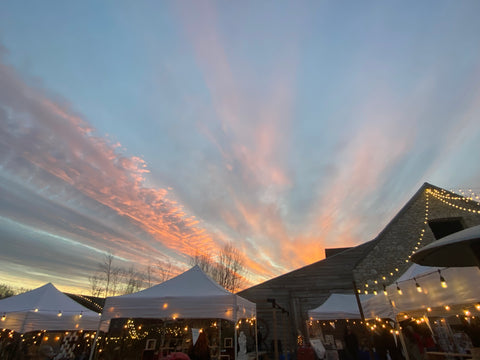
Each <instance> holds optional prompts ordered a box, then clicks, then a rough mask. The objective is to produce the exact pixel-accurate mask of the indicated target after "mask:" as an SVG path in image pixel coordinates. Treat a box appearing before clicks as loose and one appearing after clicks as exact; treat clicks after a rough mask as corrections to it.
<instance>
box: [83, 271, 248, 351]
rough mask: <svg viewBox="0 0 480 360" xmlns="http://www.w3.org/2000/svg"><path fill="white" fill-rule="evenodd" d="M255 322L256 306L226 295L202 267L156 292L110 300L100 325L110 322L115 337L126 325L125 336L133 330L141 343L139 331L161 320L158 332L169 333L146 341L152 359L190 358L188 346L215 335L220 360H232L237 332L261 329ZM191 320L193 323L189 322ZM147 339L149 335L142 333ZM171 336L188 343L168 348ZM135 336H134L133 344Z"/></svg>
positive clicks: (158, 286) (173, 279)
mask: <svg viewBox="0 0 480 360" xmlns="http://www.w3.org/2000/svg"><path fill="white" fill-rule="evenodd" d="M255 317H256V305H255V304H254V303H252V302H250V301H248V300H246V299H244V298H242V297H240V296H238V295H235V294H233V293H231V292H229V291H227V290H226V289H224V288H223V287H221V286H220V285H219V284H217V283H216V282H215V281H213V280H212V279H211V278H210V277H209V276H207V275H206V274H205V273H204V272H203V271H202V270H201V269H200V267H199V266H194V267H193V268H191V269H190V270H188V271H186V272H184V273H182V274H180V275H178V276H176V277H175V278H172V279H170V280H168V281H166V282H164V283H161V284H159V285H155V286H153V287H151V288H148V289H145V290H142V291H139V292H137V293H133V294H127V295H122V296H115V297H108V298H107V299H106V301H105V306H104V309H103V313H102V317H101V321H102V322H104V321H111V322H112V325H111V326H110V332H112V326H114V325H115V323H116V321H117V320H118V321H120V324H123V325H122V326H121V327H120V329H119V330H120V332H121V331H123V330H122V329H123V328H125V329H127V328H133V329H134V330H135V333H136V334H137V335H136V336H137V337H139V335H138V334H139V333H140V331H139V329H138V328H139V327H143V326H146V325H148V324H149V323H150V324H152V321H155V319H157V323H156V324H157V325H155V326H154V327H156V328H159V327H164V328H165V330H164V331H163V332H161V334H160V333H159V335H158V337H157V338H154V337H153V336H151V339H148V336H146V335H145V336H146V337H145V339H144V340H143V341H145V349H146V350H150V353H151V354H152V355H151V358H160V357H162V356H166V355H168V353H171V352H186V351H187V348H188V347H189V342H193V343H195V340H196V338H197V337H198V334H199V333H201V332H204V331H206V332H210V333H211V334H215V335H212V336H211V339H210V346H211V347H212V346H215V347H217V351H216V353H215V358H217V359H219V360H220V359H222V360H233V359H234V358H236V356H237V353H236V351H234V349H236V348H237V330H238V333H239V334H240V335H241V332H242V331H243V330H242V326H245V325H248V326H249V327H250V328H253V329H256V327H253V324H254V320H255ZM189 319H190V321H187V320H189ZM241 319H242V320H243V321H242V320H241ZM201 320H203V321H201ZM225 322H227V323H229V329H230V330H231V333H232V334H231V335H230V336H229V337H225V336H224V335H225V333H226V331H227V329H225V327H226V325H224V328H223V329H222V323H223V324H225ZM132 324H133V325H132ZM167 328H168V331H167ZM213 329H215V330H213ZM222 331H223V333H224V334H223V335H222ZM152 333H153V327H152ZM173 333H175V334H173ZM179 333H183V335H182V334H179ZM142 334H145V332H144V331H143V330H142ZM186 334H188V337H186ZM150 335H151V334H150ZM170 335H171V336H174V335H175V336H176V337H177V339H178V337H182V336H183V342H182V343H172V341H173V340H171V341H170V343H169V341H168V337H169V336H170ZM132 336H133V335H132V334H131V333H130V337H131V338H133V337H132ZM255 338H256V333H252V339H255ZM239 339H243V337H239ZM149 340H151V341H150V342H149ZM242 341H243V340H242ZM212 343H214V345H212ZM190 344H192V343H190ZM239 345H242V346H243V345H244V344H242V343H240V344H239ZM242 346H240V348H241V349H240V350H242V355H245V354H244V353H246V350H244V349H242ZM255 350H256V347H255ZM92 355H93V354H92ZM222 355H223V357H222Z"/></svg>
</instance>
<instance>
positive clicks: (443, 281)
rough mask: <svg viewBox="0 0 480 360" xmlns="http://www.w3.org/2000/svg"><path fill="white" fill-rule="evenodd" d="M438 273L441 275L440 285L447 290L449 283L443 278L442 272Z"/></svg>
mask: <svg viewBox="0 0 480 360" xmlns="http://www.w3.org/2000/svg"><path fill="white" fill-rule="evenodd" d="M438 273H439V274H440V284H441V285H442V288H444V289H446V288H447V287H448V285H447V282H446V281H445V278H444V277H443V276H442V273H441V272H440V270H438Z"/></svg>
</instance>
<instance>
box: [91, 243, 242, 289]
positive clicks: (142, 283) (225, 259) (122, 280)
mask: <svg viewBox="0 0 480 360" xmlns="http://www.w3.org/2000/svg"><path fill="white" fill-rule="evenodd" d="M114 259H115V257H114V255H113V254H107V255H105V257H104V259H103V261H102V262H100V263H99V264H98V268H97V270H96V271H95V273H94V274H93V275H92V276H90V277H89V282H90V293H91V295H92V296H95V297H107V296H117V295H125V294H131V293H134V292H137V291H140V290H142V289H145V288H147V287H150V286H153V285H155V284H158V283H162V282H164V281H166V280H168V279H170V278H172V277H174V276H175V275H178V274H176V273H174V271H173V269H172V268H173V267H172V264H171V263H170V262H158V263H157V264H155V265H149V266H147V267H146V268H144V270H143V271H141V270H138V269H135V268H134V267H130V268H128V269H125V268H122V267H119V266H116V265H115V264H114ZM243 263H244V262H243V256H242V254H241V253H240V252H239V251H238V250H237V249H236V248H235V247H234V246H233V245H232V244H231V243H230V244H227V245H225V246H224V247H223V248H222V249H221V250H220V252H219V253H218V254H217V255H214V256H211V255H206V254H199V253H198V252H197V254H196V255H195V256H193V257H192V258H191V260H190V264H191V265H192V266H193V265H198V266H199V267H200V268H201V269H202V270H203V271H204V272H205V273H206V274H207V275H209V276H210V277H211V278H212V279H213V280H215V281H216V282H217V283H218V284H220V285H221V286H223V287H224V288H225V289H227V290H229V291H231V292H236V291H238V290H239V289H240V288H241V287H242V286H243V284H244V276H243V275H242V274H243V273H244V271H245V269H244V265H243Z"/></svg>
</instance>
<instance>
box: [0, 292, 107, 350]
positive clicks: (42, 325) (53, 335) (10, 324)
mask: <svg viewBox="0 0 480 360" xmlns="http://www.w3.org/2000/svg"><path fill="white" fill-rule="evenodd" d="M0 315H1V319H0V320H1V322H0V329H2V330H1V336H0V339H1V343H0V349H1V350H0V358H2V359H4V358H9V356H13V355H14V354H17V353H19V352H22V353H24V354H25V356H30V357H32V358H35V357H36V356H39V354H40V353H43V355H47V353H50V354H55V355H57V356H60V357H62V356H63V357H65V358H73V357H74V356H76V355H78V354H79V353H81V352H88V348H89V347H90V344H91V343H92V340H93V339H92V338H93V336H94V332H95V331H96V330H97V329H98V328H99V323H100V314H99V313H96V312H94V311H92V310H89V309H87V308H86V307H84V306H82V305H81V304H79V303H77V302H76V301H74V300H72V299H71V298H69V297H68V296H67V295H65V294H63V293H62V292H61V291H59V290H58V289H57V288H56V287H55V286H53V285H52V284H51V283H48V284H46V285H43V286H41V287H39V288H37V289H34V290H31V291H27V292H25V293H23V294H19V295H16V296H12V297H8V298H6V299H2V300H0ZM104 326H105V329H106V328H107V327H108V322H105V323H104Z"/></svg>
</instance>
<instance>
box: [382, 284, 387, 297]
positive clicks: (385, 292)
mask: <svg viewBox="0 0 480 360" xmlns="http://www.w3.org/2000/svg"><path fill="white" fill-rule="evenodd" d="M383 295H385V296H387V295H388V292H387V288H386V286H385V284H383Z"/></svg>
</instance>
